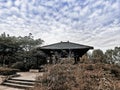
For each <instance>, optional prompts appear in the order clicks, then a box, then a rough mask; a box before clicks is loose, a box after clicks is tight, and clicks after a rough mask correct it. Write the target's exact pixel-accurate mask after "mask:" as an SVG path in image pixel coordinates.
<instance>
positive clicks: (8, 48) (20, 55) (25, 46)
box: [0, 33, 44, 65]
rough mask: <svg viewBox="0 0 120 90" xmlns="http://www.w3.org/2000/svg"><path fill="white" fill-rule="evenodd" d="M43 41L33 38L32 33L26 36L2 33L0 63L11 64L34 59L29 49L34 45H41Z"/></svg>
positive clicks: (0, 38)
mask: <svg viewBox="0 0 120 90" xmlns="http://www.w3.org/2000/svg"><path fill="white" fill-rule="evenodd" d="M43 42H44V41H43V40H41V39H40V38H39V39H34V38H33V36H32V34H31V33H29V35H28V36H24V37H21V36H19V37H15V36H10V35H9V34H7V35H6V33H3V34H1V35H0V65H5V64H7V65H11V64H12V63H16V62H18V61H21V62H24V60H25V59H26V60H27V61H28V60H35V59H34V56H33V53H31V51H32V50H33V49H34V47H35V46H36V45H41V44H42V43H43Z"/></svg>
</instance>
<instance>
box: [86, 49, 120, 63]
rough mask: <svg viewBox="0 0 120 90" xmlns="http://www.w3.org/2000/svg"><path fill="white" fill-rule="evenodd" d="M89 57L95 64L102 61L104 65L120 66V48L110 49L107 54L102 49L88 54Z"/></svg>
mask: <svg viewBox="0 0 120 90" xmlns="http://www.w3.org/2000/svg"><path fill="white" fill-rule="evenodd" d="M88 56H89V57H90V59H91V60H94V62H97V61H100V62H103V63H109V64H119V65H120V47H115V48H114V49H108V50H106V51H105V52H103V51H102V50H100V49H95V50H93V52H92V53H88Z"/></svg>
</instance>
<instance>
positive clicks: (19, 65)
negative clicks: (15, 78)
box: [11, 62, 25, 70]
mask: <svg viewBox="0 0 120 90" xmlns="http://www.w3.org/2000/svg"><path fill="white" fill-rule="evenodd" d="M11 68H14V69H19V70H25V65H24V63H23V62H16V63H14V64H13V65H12V66H11Z"/></svg>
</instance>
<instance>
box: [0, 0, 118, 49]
mask: <svg viewBox="0 0 120 90" xmlns="http://www.w3.org/2000/svg"><path fill="white" fill-rule="evenodd" d="M3 32H6V33H8V34H10V35H15V36H19V35H21V36H25V35H28V33H32V34H33V36H34V37H35V38H42V39H43V40H44V41H45V43H44V44H51V43H55V42H60V41H68V40H69V41H72V42H77V43H80V44H85V45H91V46H94V47H95V48H100V49H108V48H113V47H115V46H120V0H0V33H3Z"/></svg>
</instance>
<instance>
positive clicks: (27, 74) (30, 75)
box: [0, 72, 43, 90]
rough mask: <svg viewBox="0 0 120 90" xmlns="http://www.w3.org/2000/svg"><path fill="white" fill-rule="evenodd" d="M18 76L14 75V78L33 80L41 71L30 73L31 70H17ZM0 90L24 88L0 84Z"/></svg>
mask: <svg viewBox="0 0 120 90" xmlns="http://www.w3.org/2000/svg"><path fill="white" fill-rule="evenodd" d="M18 74H20V75H21V76H20V77H14V79H23V80H35V78H36V77H37V76H40V75H41V76H42V75H43V73H32V72H19V73H18ZM0 90H24V89H18V88H11V87H8V86H3V85H0Z"/></svg>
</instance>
